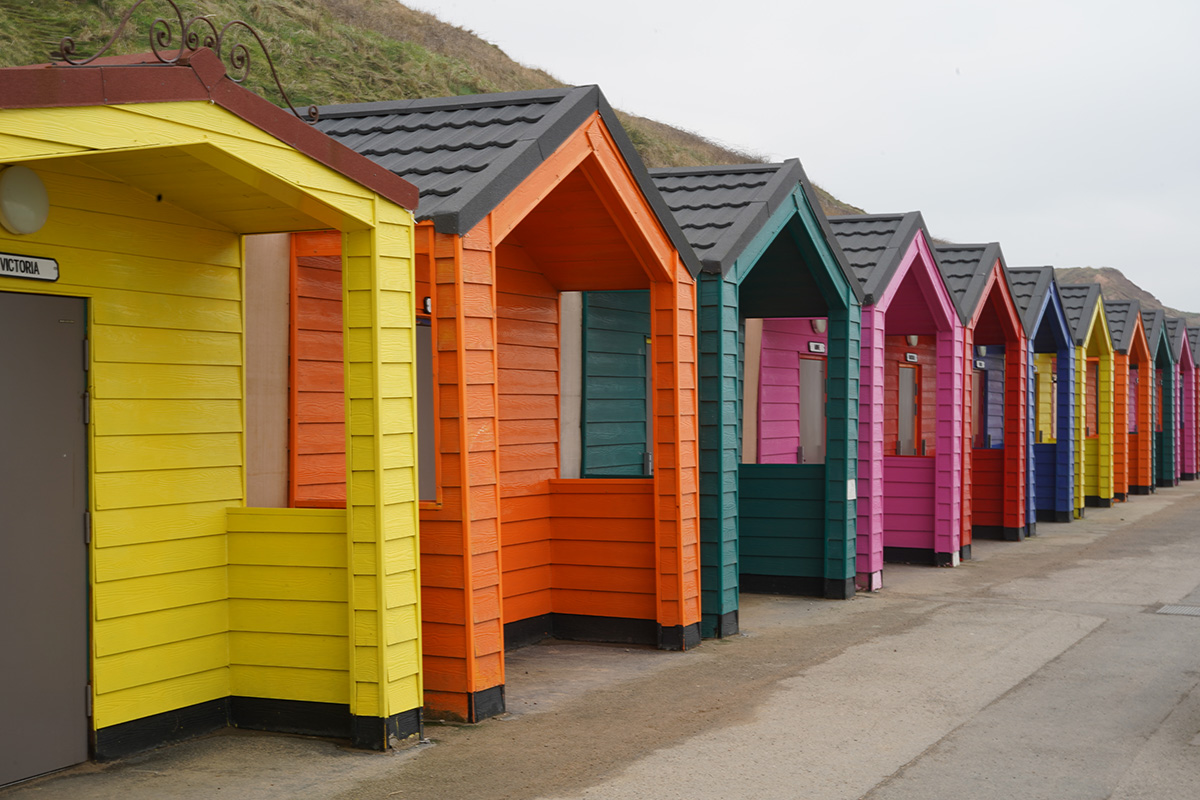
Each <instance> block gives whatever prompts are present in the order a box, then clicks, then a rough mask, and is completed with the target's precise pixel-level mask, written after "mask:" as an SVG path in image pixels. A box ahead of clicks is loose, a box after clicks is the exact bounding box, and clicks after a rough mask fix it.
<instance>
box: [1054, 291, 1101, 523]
mask: <svg viewBox="0 0 1200 800" xmlns="http://www.w3.org/2000/svg"><path fill="white" fill-rule="evenodd" d="M1058 289H1059V294H1060V295H1061V296H1062V301H1063V310H1064V311H1065V312H1066V315H1067V321H1068V323H1069V324H1070V326H1071V337H1072V338H1073V339H1074V340H1075V398H1076V400H1075V516H1076V517H1082V516H1083V510H1084V508H1085V506H1097V507H1101V508H1109V507H1111V506H1112V504H1113V497H1114V488H1113V435H1114V428H1113V391H1114V380H1113V377H1114V361H1113V352H1114V350H1113V342H1112V336H1111V335H1110V334H1109V330H1108V319H1107V317H1105V315H1104V301H1103V299H1102V298H1101V296H1100V285H1099V284H1096V283H1091V284H1081V285H1076V286H1061V285H1060V286H1059V287H1058Z"/></svg>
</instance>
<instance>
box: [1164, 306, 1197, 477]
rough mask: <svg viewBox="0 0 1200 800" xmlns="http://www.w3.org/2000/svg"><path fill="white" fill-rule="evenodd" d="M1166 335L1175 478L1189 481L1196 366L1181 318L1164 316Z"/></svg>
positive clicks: (1192, 468)
mask: <svg viewBox="0 0 1200 800" xmlns="http://www.w3.org/2000/svg"><path fill="white" fill-rule="evenodd" d="M1165 325H1166V328H1167V335H1168V337H1169V338H1170V341H1171V352H1172V353H1173V354H1174V356H1175V369H1176V372H1175V374H1176V375H1177V376H1178V388H1177V389H1176V391H1175V398H1176V401H1177V402H1178V403H1179V417H1178V425H1177V426H1176V429H1177V435H1176V437H1175V441H1176V442H1177V443H1178V448H1179V449H1178V453H1177V455H1176V458H1175V461H1176V468H1175V473H1176V477H1177V478H1179V479H1180V480H1185V481H1193V480H1195V479H1196V433H1195V431H1194V430H1193V426H1194V424H1195V419H1196V363H1195V360H1194V359H1193V358H1192V345H1191V342H1190V341H1188V331H1187V321H1186V320H1184V319H1183V318H1181V317H1167V318H1166V320H1165Z"/></svg>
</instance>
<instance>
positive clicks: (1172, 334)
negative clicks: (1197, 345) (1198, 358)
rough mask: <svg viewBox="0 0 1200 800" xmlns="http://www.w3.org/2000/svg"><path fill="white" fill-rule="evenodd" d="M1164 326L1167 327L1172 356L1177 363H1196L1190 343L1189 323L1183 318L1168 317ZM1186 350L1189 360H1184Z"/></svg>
mask: <svg viewBox="0 0 1200 800" xmlns="http://www.w3.org/2000/svg"><path fill="white" fill-rule="evenodd" d="M1163 324H1165V325H1166V326H1167V340H1168V341H1169V342H1170V343H1171V355H1172V356H1174V358H1175V362H1176V363H1179V362H1180V361H1193V362H1194V361H1195V359H1193V358H1192V348H1191V345H1190V344H1189V343H1188V335H1187V322H1186V321H1184V319H1183V318H1182V317H1167V318H1166V320H1165V321H1164V323H1163ZM1184 350H1187V354H1186V355H1187V356H1188V357H1187V358H1184Z"/></svg>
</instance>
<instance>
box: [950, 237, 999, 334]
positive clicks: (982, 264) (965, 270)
mask: <svg viewBox="0 0 1200 800" xmlns="http://www.w3.org/2000/svg"><path fill="white" fill-rule="evenodd" d="M933 252H934V255H935V256H936V257H937V262H938V269H939V270H941V273H942V280H943V281H944V282H945V284H946V289H947V290H948V291H949V292H950V296H951V297H953V298H954V306H955V308H957V309H958V316H959V317H960V318H961V319H962V321H963V324H964V325H966V324H968V323H970V321H971V318H972V317H974V316H975V308H976V306H978V305H979V302H980V300H982V299H983V289H984V287H985V286H987V279H988V274H989V273H991V271H992V267H993V266H994V265H995V263H996V261H997V259H998V260H999V261H1000V265H1001V271H1002V272H1006V271H1007V267H1006V266H1005V264H1004V254H1003V253H1001V252H1000V245H999V244H998V243H996V242H989V243H987V244H950V245H939V246H937V247H935V248H933Z"/></svg>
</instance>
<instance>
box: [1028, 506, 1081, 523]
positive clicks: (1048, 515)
mask: <svg viewBox="0 0 1200 800" xmlns="http://www.w3.org/2000/svg"><path fill="white" fill-rule="evenodd" d="M1073 519H1075V517H1074V515H1072V514H1071V512H1070V511H1059V510H1057V509H1053V508H1039V509H1038V510H1037V521H1038V522H1070V521H1071V520H1073Z"/></svg>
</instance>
